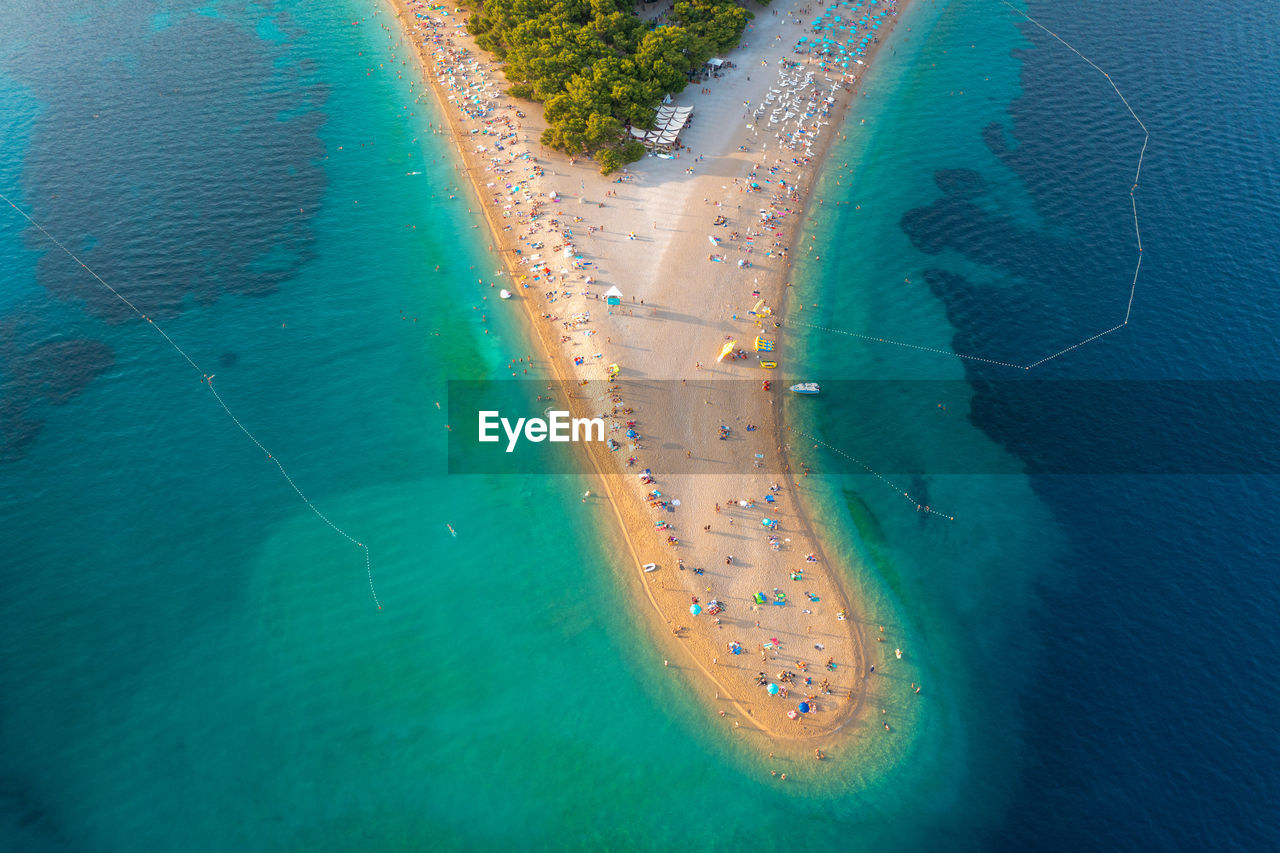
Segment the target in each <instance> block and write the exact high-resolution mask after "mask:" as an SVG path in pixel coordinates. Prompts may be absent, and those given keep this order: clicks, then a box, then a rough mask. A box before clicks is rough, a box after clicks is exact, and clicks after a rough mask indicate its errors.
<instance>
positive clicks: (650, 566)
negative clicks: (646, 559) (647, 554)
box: [644, 563, 658, 572]
mask: <svg viewBox="0 0 1280 853" xmlns="http://www.w3.org/2000/svg"><path fill="white" fill-rule="evenodd" d="M644 570H645V571H646V572H656V571H657V570H658V564H657V563H645V564H644Z"/></svg>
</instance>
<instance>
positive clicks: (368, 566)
mask: <svg viewBox="0 0 1280 853" xmlns="http://www.w3.org/2000/svg"><path fill="white" fill-rule="evenodd" d="M0 200H3V201H4V203H5V204H7V205H9V206H10V207H12V208H13V209H14V210H16V211H17V212H18V214H19V215H21V216H22V218H23V219H25V220H27V222H29V223H31V225H33V226H34V227H35V228H36V229H37V230H38V231H39V232H40V233H41V234H43V235H44V236H45V237H47V238H48V239H49V241H50V242H51V243H53V245H55V246H57V247H58V248H59V249H61V250H62V251H63V252H64V253H66V255H67V257H69V258H71V260H73V261H75V262H76V263H77V264H79V265H80V267H81V269H83V270H84V271H85V272H87V273H88V274H89V275H91V276H93V278H94V280H95V281H97V282H98V283H99V284H101V285H102V286H103V287H105V288H106V289H107V290H108V291H109V292H110V293H111V295H112V296H114V297H115V298H116V299H119V300H120V301H121V302H123V303H124V304H125V305H127V306H128V307H129V310H130V311H132V312H133V313H134V314H136V315H138V317H139V318H140V319H142V320H145V321H146V322H147V324H148V325H149V326H150V327H151V328H152V329H154V330H155V331H156V332H157V333H158V334H159V335H160V337H162V338H164V340H165V343H167V344H168V345H169V346H170V347H172V348H173V350H174V352H176V353H177V354H178V355H180V356H182V358H183V360H184V361H186V363H187V364H189V365H191V368H192V369H193V370H194V371H195V372H196V373H198V374H199V375H200V381H201V383H202V384H204V385H205V386H206V387H207V388H208V389H209V393H210V394H212V395H213V399H214V400H216V401H217V403H218V405H219V406H221V407H222V410H223V411H224V412H226V413H227V417H229V418H231V421H232V423H234V424H235V425H236V426H237V427H239V429H240V431H241V432H243V433H244V434H245V436H247V437H248V439H249V441H251V442H253V444H254V446H256V447H257V448H258V449H259V450H261V451H262V452H263V453H264V454H266V456H267V458H268V459H270V460H271V462H272V463H273V464H274V465H275V466H276V468H277V469H278V470H279V471H280V476H282V477H284V480H285V482H286V483H288V484H289V487H290V488H291V489H293V491H294V492H295V493H296V494H297V495H298V498H299V499H300V500H301V501H302V502H303V503H304V504H305V505H306V507H307V509H309V510H311V511H312V512H313V513H315V516H316V518H319V519H320V520H321V521H323V522H324V523H325V524H326V525H328V526H329V528H330V529H332V530H333V531H334V532H335V533H337V534H338V535H339V536H341V537H342V538H343V539H346V540H347V541H348V542H350V543H351V544H353V545H355V546H356V547H357V548H359V549H360V550H361V551H363V552H364V569H365V577H366V578H367V579H368V582H369V594H370V595H371V596H372V597H373V603H374V604H375V605H377V608H378V609H379V610H381V609H382V602H380V601H379V600H378V592H377V590H375V589H374V586H373V561H372V559H371V558H370V556H369V546H368V545H365V544H364V543H363V542H360V541H359V540H357V539H356V538H355V537H353V536H351V535H350V534H349V533H347V532H346V531H345V530H343V529H342V528H341V527H339V526H338V525H336V524H334V523H333V522H332V521H330V520H329V517H328V516H326V515H325V514H324V513H322V512H321V511H320V510H319V509H318V508H317V507H316V505H315V504H313V503H312V502H311V501H310V500H309V499H308V498H307V496H306V495H305V494H303V492H302V489H300V488H298V484H297V483H295V482H294V481H293V478H292V477H291V476H289V472H288V471H286V470H285V467H284V464H283V463H281V461H280V459H279V458H278V457H277V456H276V455H275V454H274V453H272V452H271V451H270V450H267V448H266V447H265V446H263V444H262V442H260V441H258V438H257V436H255V435H254V434H253V433H252V432H250V431H249V428H248V427H246V426H245V425H244V424H243V423H242V422H241V421H240V419H239V418H238V417H236V416H235V413H234V412H232V411H231V407H230V406H228V405H227V403H226V401H225V400H223V399H222V395H221V394H219V393H218V391H217V389H216V388H214V387H213V374H209V373H205V372H204V371H203V370H202V369H201V368H200V365H198V364H196V362H195V359H193V358H192V357H191V356H190V355H188V354H187V352H186V350H184V349H183V348H182V347H180V346H178V344H177V342H175V341H174V340H173V338H171V337H169V334H168V333H167V332H166V331H165V330H164V329H163V328H161V326H160V324H159V323H157V322H156V321H155V320H153V319H151V318H150V317H148V316H147V315H146V314H144V313H143V312H142V310H141V309H139V308H138V306H136V305H134V304H133V303H132V302H130V301H129V299H128V298H127V297H125V295H124V294H122V293H121V292H120V291H118V290H116V289H115V288H114V287H112V286H111V285H110V284H108V283H107V282H106V281H105V280H103V278H102V276H100V275H98V274H97V273H96V272H94V271H93V269H92V268H91V267H89V265H88V264H86V263H85V262H84V261H82V260H80V259H79V258H78V257H76V255H75V253H74V252H72V251H71V250H70V249H68V248H67V247H66V246H64V245H63V244H62V243H61V242H60V241H59V240H58V239H57V238H56V237H54V236H53V235H52V234H50V233H49V232H48V230H47V229H45V227H44V226H43V225H41V224H40V223H39V222H36V221H35V220H34V219H32V218H31V216H30V215H29V214H28V213H27V212H26V211H25V210H23V209H22V208H20V207H18V205H16V204H14V203H13V201H12V200H10V199H9V197H8V196H6V195H5V194H4V193H0Z"/></svg>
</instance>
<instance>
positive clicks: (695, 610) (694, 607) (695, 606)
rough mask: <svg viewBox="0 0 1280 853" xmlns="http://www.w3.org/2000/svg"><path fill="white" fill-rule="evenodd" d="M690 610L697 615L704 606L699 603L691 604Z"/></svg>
mask: <svg viewBox="0 0 1280 853" xmlns="http://www.w3.org/2000/svg"><path fill="white" fill-rule="evenodd" d="M689 612H690V613H692V614H693V615H694V616H697V615H698V614H699V613H701V612H702V606H701V605H698V604H690V605H689Z"/></svg>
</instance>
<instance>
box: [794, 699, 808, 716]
mask: <svg viewBox="0 0 1280 853" xmlns="http://www.w3.org/2000/svg"><path fill="white" fill-rule="evenodd" d="M796 710H797V711H799V712H800V713H801V714H807V713H809V703H808V702H801V703H800V704H799V705H798V706H797V707H796Z"/></svg>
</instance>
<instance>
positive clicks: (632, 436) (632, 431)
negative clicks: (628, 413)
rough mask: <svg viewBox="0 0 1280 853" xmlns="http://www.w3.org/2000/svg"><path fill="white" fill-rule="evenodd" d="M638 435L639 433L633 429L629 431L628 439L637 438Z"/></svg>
mask: <svg viewBox="0 0 1280 853" xmlns="http://www.w3.org/2000/svg"><path fill="white" fill-rule="evenodd" d="M638 435H639V433H638V432H636V431H635V430H633V429H629V430H627V438H636V437H637V436H638Z"/></svg>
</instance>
